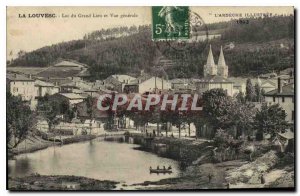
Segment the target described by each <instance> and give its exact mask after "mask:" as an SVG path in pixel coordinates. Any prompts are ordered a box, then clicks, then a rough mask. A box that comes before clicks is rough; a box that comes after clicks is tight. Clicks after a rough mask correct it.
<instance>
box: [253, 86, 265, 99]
mask: <svg viewBox="0 0 300 196" xmlns="http://www.w3.org/2000/svg"><path fill="white" fill-rule="evenodd" d="M254 90H255V101H257V102H262V101H263V99H264V97H263V93H264V91H263V89H262V88H261V87H260V86H259V84H258V83H256V84H255V86H254Z"/></svg>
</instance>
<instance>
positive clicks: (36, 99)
mask: <svg viewBox="0 0 300 196" xmlns="http://www.w3.org/2000/svg"><path fill="white" fill-rule="evenodd" d="M220 48H221V49H220V54H219V56H218V60H217V61H215V58H214V56H213V51H212V48H211V46H210V47H208V50H207V61H206V64H205V65H199V66H203V70H204V72H203V75H201V76H199V77H198V78H175V79H169V78H168V76H165V75H155V74H152V73H146V72H144V71H143V70H141V71H140V74H139V75H135V76H134V75H118V74H115V75H111V76H109V77H107V78H106V79H104V80H95V81H90V80H89V76H90V73H89V69H88V67H89V66H88V65H86V64H82V63H79V62H77V61H73V60H70V59H58V60H57V62H56V63H54V64H53V65H51V66H48V67H45V68H40V69H39V68H28V67H26V68H25V67H24V68H23V67H7V76H6V85H7V91H8V92H9V93H10V94H11V96H13V97H19V98H20V99H21V100H22V102H23V103H25V104H26V105H27V106H28V107H30V110H31V111H33V112H34V113H35V114H36V115H35V117H34V118H35V124H34V126H33V128H32V129H31V131H32V132H31V135H30V134H29V135H27V136H26V137H25V139H24V140H22V141H20V143H18V144H17V145H12V146H13V148H12V152H13V153H14V154H19V153H24V152H32V151H35V150H39V149H42V148H46V147H48V146H51V145H54V144H57V143H59V145H62V144H67V143H72V142H78V141H84V140H90V139H95V138H97V137H111V136H112V137H113V136H114V135H124V134H125V135H126V134H127V135H129V136H130V137H132V138H133V139H137V140H139V138H140V137H141V136H142V137H144V139H145V140H143V141H142V142H137V143H138V144H140V145H142V146H143V147H144V148H149V149H151V148H152V147H153V146H152V147H150V146H149V144H145V141H146V139H147V138H149V137H150V138H152V139H153V138H154V137H158V138H160V139H156V140H154V142H153V143H151V144H155V145H158V146H162V148H164V147H165V146H164V145H166V143H163V138H166V139H169V140H172V139H173V140H174V141H178V140H180V141H182V144H181V145H183V146H184V147H186V148H188V145H190V144H195V145H203V142H210V141H214V142H216V141H217V143H218V142H219V146H218V145H217V146H216V148H215V149H214V150H212V151H209V152H214V153H215V155H213V157H214V161H217V162H221V163H222V162H223V161H225V160H226V161H232V160H235V159H237V157H239V156H241V157H244V158H245V157H248V155H250V157H248V158H246V159H247V161H250V162H248V164H253V162H251V161H254V159H252V158H253V157H252V156H254V157H255V158H257V157H259V156H261V155H263V153H262V152H260V153H257V154H255V153H254V151H256V150H255V149H259V148H260V147H261V146H268V147H267V148H268V149H277V151H278V152H281V153H293V152H294V126H295V125H294V118H295V111H294V98H295V92H294V69H293V68H288V69H285V70H282V71H280V72H277V73H276V72H272V73H269V74H263V75H260V76H258V77H255V78H244V77H230V75H229V72H228V69H230V65H227V64H226V60H225V59H226V56H225V55H224V53H223V48H222V46H220ZM160 63H162V64H164V63H166V64H167V63H169V61H168V60H166V59H165V58H162V59H161V62H160ZM118 93H123V94H127V95H128V96H129V97H132V96H133V95H135V94H140V95H143V96H146V97H147V96H149V95H151V94H157V95H164V94H170V95H175V94H184V93H188V94H191V95H193V94H199V95H200V96H203V99H204V101H203V104H205V103H207V102H211V101H213V100H214V96H215V97H216V101H218V98H220V99H221V100H223V101H224V103H225V102H226V101H227V100H231V101H232V104H233V105H234V104H240V105H238V106H236V108H235V109H233V110H241V111H240V113H238V112H237V113H236V114H234V112H232V111H225V112H224V111H223V113H222V114H221V116H219V117H220V118H222V116H223V114H224V116H225V115H228V114H227V113H230V112H232V113H231V114H232V115H238V116H241V115H244V116H243V117H241V119H240V120H239V122H237V123H236V124H234V125H232V124H230V125H228V123H227V122H226V121H227V120H228V119H223V120H220V118H216V120H215V121H210V120H208V121H206V119H209V116H206V117H203V114H202V113H201V114H200V115H199V116H198V114H191V116H195V118H192V117H190V118H191V119H194V121H193V120H190V121H189V120H182V118H181V117H180V114H179V117H177V118H176V119H175V120H173V119H172V120H165V119H162V117H161V116H160V117H158V119H159V120H150V119H149V120H147V114H145V118H146V120H145V118H143V119H142V118H141V117H140V118H138V117H139V116H141V115H143V113H138V112H136V113H134V114H128V115H127V113H124V114H123V113H122V115H118V111H116V112H115V113H113V114H112V113H111V111H101V110H98V108H97V107H96V106H95V105H94V103H95V102H97V100H98V98H99V97H100V96H102V95H105V94H118ZM209 93H211V94H209ZM222 93H224V95H223V94H222ZM205 96H207V97H210V96H211V97H210V98H211V100H210V99H209V98H205ZM222 96H223V97H222ZM224 97H226V98H224ZM200 100H202V97H200ZM205 101H206V102H205ZM226 103H227V102H226ZM53 104H56V106H54V105H53ZM230 104H231V102H230ZM247 104H251V107H250V106H249V105H247ZM274 105H276V107H278V108H279V109H278V108H275V110H276V109H278V110H280V111H279V112H282V111H283V115H281V116H283V119H282V118H281V119H280V121H278V123H281V122H284V126H282V127H283V128H282V127H280V125H275V127H274V130H276V131H274V130H271V129H272V128H273V127H271V128H269V127H263V128H261V130H263V132H262V133H260V134H258V132H259V130H260V128H259V127H258V126H260V124H257V125H254V126H253V127H255V126H257V127H256V128H253V127H251V128H249V127H250V125H249V123H250V121H249V120H247V119H248V118H249V119H252V117H253V118H254V119H255V118H256V121H257V123H259V122H258V121H259V119H258V117H259V116H258V115H259V114H261V115H264V114H263V112H262V111H264V112H265V111H267V114H266V115H268V112H269V111H272V110H271V109H272V106H274ZM201 106H203V107H204V108H205V105H201ZM221 107H222V106H221ZM54 108H56V110H54ZM249 108H250V109H249ZM270 108H271V109H270ZM273 109H274V108H273ZM204 110H205V109H204ZM215 110H218V108H213V109H212V112H213V111H215ZM225 110H226V107H225ZM243 110H245V112H244V111H243ZM248 110H249V111H250V110H251V111H253V113H254V114H253V113H252V117H250V113H247V112H248ZM260 111H261V112H260ZM276 111H277V110H276ZM200 112H202V111H200ZM203 112H205V111H203ZM243 112H244V113H243ZM152 113H155V112H153V111H152ZM231 114H229V116H230V115H231ZM280 114H282V113H280ZM170 115H171V117H168V119H169V118H173V117H172V115H173V116H174V115H175V114H173V113H171V114H170ZM212 115H215V114H214V113H212ZM275 115H276V114H275ZM201 116H202V117H203V119H204V120H202V117H201ZM204 116H205V113H204ZM149 118H150V117H149ZM151 118H154V117H153V116H151ZM174 118H175V117H174ZM236 118H237V117H236ZM270 118H271V117H270ZM278 118H280V117H278ZM274 119H277V118H276V117H274ZM252 121H255V120H252ZM252 121H251V123H253V122H252ZM177 122H180V123H177ZM214 122H216V124H213V123H214ZM271 123H273V122H270V124H271ZM215 125H216V126H219V127H216V126H215ZM248 126H249V127H248ZM267 126H268V125H267ZM276 126H277V127H276ZM224 130H227V132H224ZM265 130H267V131H266V132H264V131H265ZM222 138H223V140H222ZM73 139H74V141H73ZM218 139H221V140H220V141H218ZM224 140H225V141H224ZM226 140H227V141H226ZM241 141H242V142H241ZM245 141H247V142H246V143H245ZM255 141H260V142H258V143H255ZM261 141H262V142H261ZM171 143H172V142H171ZM242 143H243V144H242ZM270 143H271V146H272V147H271V146H270ZM210 144H211V143H210ZM169 145H171V144H169ZM156 147H157V146H156ZM273 147H274V148H273ZM228 149H229V150H228ZM238 149H244V153H245V154H244V155H239V153H238ZM249 149H250V152H247V150H248V151H249ZM253 153H254V154H253ZM268 153H269V152H268ZM268 153H266V154H268ZM158 154H159V153H158ZM196 154H197V155H198V156H199V157H193V158H192V159H191V158H187V159H188V161H187V162H189V163H188V164H191V162H193V163H195V162H196V164H200V163H207V162H208V160H205V159H206V158H207V157H203V156H202V155H203V154H202V155H201V154H199V153H198V152H197V153H196ZM194 155H195V154H191V155H189V156H194ZM266 164H267V165H268V163H266ZM271 164H272V166H274V165H275V163H271ZM249 167H250V166H249ZM271 169H272V168H271V166H268V167H267V168H263V169H262V170H261V171H256V172H258V173H259V172H266V173H268V172H269V171H270V170H271ZM292 172H293V171H292ZM242 173H243V172H242ZM284 174H287V175H290V172H286V171H285V172H284ZM209 175H210V174H209ZM230 175H232V174H230ZM238 175H243V174H237V176H238ZM245 175H246V174H245ZM255 175H258V176H256V177H255V178H256V180H254V181H255V183H258V181H260V180H259V179H260V175H259V174H255ZM267 175H268V174H266V176H267ZM237 176H232V178H233V179H234V180H231V183H235V184H237V185H236V188H238V187H239V186H240V187H244V188H245V187H246V188H249V186H248V185H245V184H249V182H248V180H249V181H251V180H252V181H253V179H252V176H251V175H250V176H248V177H247V180H244V181H243V184H244V185H240V184H239V183H241V182H239V183H237V182H236V181H239V179H238V177H237ZM269 176H270V177H269V182H268V184H267V185H266V186H270V184H272V183H275V181H276V180H277V179H279V178H280V176H277V178H275V179H273V176H272V175H271V174H270V175H269ZM270 179H271V180H270ZM209 181H210V180H209ZM278 181H280V180H278ZM255 183H254V185H253V187H255V186H258V185H255ZM276 183H279V182H277V181H276ZM250 184H251V183H250ZM261 184H265V182H264V183H261ZM279 184H280V183H279ZM280 185H282V184H280ZM222 186H223V185H222ZM226 186H227V185H226ZM228 186H229V185H228ZM273 186H275V185H273ZM288 186H290V184H288ZM232 187H234V186H232ZM259 187H261V185H259ZM173 188H174V187H173Z"/></svg>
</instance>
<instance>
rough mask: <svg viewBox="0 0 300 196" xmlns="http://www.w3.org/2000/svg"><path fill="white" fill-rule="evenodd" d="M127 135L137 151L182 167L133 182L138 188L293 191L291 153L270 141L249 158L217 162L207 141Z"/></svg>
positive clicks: (292, 159)
mask: <svg viewBox="0 0 300 196" xmlns="http://www.w3.org/2000/svg"><path fill="white" fill-rule="evenodd" d="M128 135H129V136H130V137H132V139H131V140H132V142H133V143H135V144H139V145H140V146H141V147H139V148H138V149H139V150H145V151H148V152H152V153H155V154H157V155H159V156H164V157H167V158H172V159H175V160H177V161H179V162H180V165H181V166H182V174H181V176H180V177H177V178H169V179H163V180H160V181H157V182H149V181H146V182H144V183H139V184H134V185H132V186H141V188H138V189H142V190H144V189H147V190H173V189H181V190H189V189H243V188H247V189H251V188H286V189H288V190H293V189H294V187H295V184H294V154H293V153H280V152H278V151H276V150H272V147H271V146H270V144H269V143H268V144H267V143H263V142H262V143H261V144H257V145H259V146H260V148H259V149H257V150H256V151H255V153H253V156H252V158H253V160H252V161H249V155H247V154H240V156H239V159H237V160H228V161H224V162H219V161H218V160H216V159H215V158H214V156H213V154H212V145H213V143H212V142H211V141H208V140H185V139H178V138H166V137H155V138H147V137H145V136H143V135H141V134H128ZM128 140H130V139H128ZM209 176H211V180H209ZM262 177H263V179H264V180H263V181H264V182H263V183H262V179H261V178H262Z"/></svg>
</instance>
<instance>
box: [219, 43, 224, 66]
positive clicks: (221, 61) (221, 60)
mask: <svg viewBox="0 0 300 196" xmlns="http://www.w3.org/2000/svg"><path fill="white" fill-rule="evenodd" d="M218 66H219V67H220V66H226V62H225V58H224V54H223V47H222V46H221V51H220V56H219V61H218Z"/></svg>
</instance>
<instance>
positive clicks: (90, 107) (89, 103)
mask: <svg viewBox="0 0 300 196" xmlns="http://www.w3.org/2000/svg"><path fill="white" fill-rule="evenodd" d="M85 101H86V110H87V111H86V112H87V114H88V116H89V120H90V134H91V133H92V119H93V107H94V104H93V98H92V96H88V97H87V98H86V100H85Z"/></svg>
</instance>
